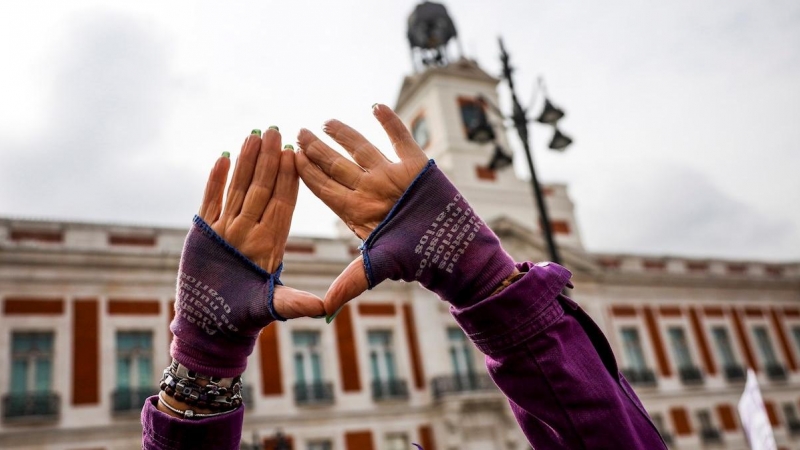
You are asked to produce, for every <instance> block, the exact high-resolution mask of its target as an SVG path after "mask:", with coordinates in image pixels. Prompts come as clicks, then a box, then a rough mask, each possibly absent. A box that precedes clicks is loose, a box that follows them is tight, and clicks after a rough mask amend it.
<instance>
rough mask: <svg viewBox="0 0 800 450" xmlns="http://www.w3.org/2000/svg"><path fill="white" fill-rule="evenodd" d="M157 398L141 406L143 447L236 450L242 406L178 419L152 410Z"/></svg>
mask: <svg viewBox="0 0 800 450" xmlns="http://www.w3.org/2000/svg"><path fill="white" fill-rule="evenodd" d="M157 403H158V397H157V396H153V397H150V398H148V399H147V401H146V402H145V403H144V408H142V448H143V449H144V450H183V449H192V450H205V449H208V450H212V449H213V450H238V449H239V441H241V439H242V424H243V421H244V407H241V406H240V407H239V409H237V410H236V411H234V412H232V413H230V414H225V415H222V416H217V417H209V418H205V419H199V420H181V419H178V418H176V417H172V416H170V415H169V414H166V413H164V412H162V411H159V410H158V409H156V404H157Z"/></svg>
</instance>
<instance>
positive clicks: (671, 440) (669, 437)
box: [660, 431, 675, 445]
mask: <svg viewBox="0 0 800 450" xmlns="http://www.w3.org/2000/svg"><path fill="white" fill-rule="evenodd" d="M660 433H661V439H663V440H664V443H665V444H667V445H672V444H673V443H675V438H674V437H673V436H672V433H668V432H666V431H663V432H660Z"/></svg>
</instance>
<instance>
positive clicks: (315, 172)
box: [297, 105, 428, 315]
mask: <svg viewBox="0 0 800 450" xmlns="http://www.w3.org/2000/svg"><path fill="white" fill-rule="evenodd" d="M373 113H374V114H375V117H376V118H377V119H378V121H379V122H380V123H381V125H382V126H383V128H384V130H385V131H386V134H387V136H388V137H389V140H390V142H391V143H392V147H393V148H394V151H395V153H397V156H399V157H400V161H399V162H396V163H392V162H391V161H389V159H387V158H386V156H384V154H383V153H381V151H380V150H378V149H377V148H376V147H375V146H374V145H372V144H371V143H370V142H369V141H367V140H366V139H365V138H364V137H363V136H362V135H361V134H359V133H358V132H357V131H355V130H354V129H352V128H350V127H349V126H347V125H345V124H343V123H341V122H339V121H337V120H331V121H328V122H327V123H326V124H325V126H324V128H323V130H324V131H325V133H327V134H328V135H329V136H330V137H332V138H333V140H334V141H336V142H337V143H338V144H339V145H341V146H342V147H344V149H345V150H347V152H348V153H349V154H350V155H351V156H352V157H353V160H354V161H355V162H353V161H350V160H348V159H347V158H345V157H344V156H342V155H341V154H339V153H338V152H336V151H335V150H333V149H332V148H330V147H329V146H328V145H326V144H325V143H323V142H322V141H321V140H319V138H317V137H316V136H314V134H313V133H311V132H310V131H308V130H301V131H300V134H299V135H298V143H299V144H300V149H301V150H302V151H301V152H299V153H298V154H297V170H298V172H299V173H300V177H301V178H302V179H303V182H304V183H305V184H306V185H307V186H308V188H309V189H310V190H311V191H312V192H313V193H314V194H315V195H316V196H317V197H319V198H320V199H321V200H322V201H323V202H324V203H325V204H326V205H328V207H329V208H331V210H333V212H335V213H336V214H337V215H338V216H339V217H340V218H341V219H342V220H343V221H344V223H345V224H347V226H348V227H349V228H350V229H351V230H353V232H354V233H355V234H356V236H358V237H359V238H361V239H366V238H367V236H369V234H370V233H372V231H373V230H374V229H375V228H376V227H377V226H378V225H379V224H380V223H381V222H382V221H383V220H384V219H385V218H386V216H387V215H388V214H389V211H391V209H392V207H393V206H394V205H395V204H396V203H397V201H398V200H399V199H400V197H401V196H402V195H403V193H404V192H405V191H406V189H407V188H408V186H409V185H410V184H411V183H412V182H413V181H414V179H415V178H416V177H417V175H418V174H419V173H420V171H422V169H423V168H424V167H425V165H426V164H427V162H428V157H427V156H426V155H425V153H424V152H423V151H422V150H421V149H420V148H419V146H418V145H417V143H416V142H415V141H414V139H413V138H412V137H411V133H409V131H408V129H407V128H406V127H405V125H404V124H403V122H402V121H401V120H400V118H399V117H397V115H396V114H394V112H393V111H392V110H391V109H389V108H388V107H386V106H384V105H376V106H375V107H373ZM367 288H368V283H367V279H366V274H365V272H364V267H363V260H362V257H361V256H359V257H358V258H356V259H355V260H354V261H353V262H351V263H350V265H349V266H348V267H347V268H346V269H345V270H344V272H342V274H341V275H339V277H337V278H336V280H335V281H334V282H333V284H332V285H331V287H330V289H329V290H328V293H327V295H326V296H325V310H326V312H327V313H328V314H329V315H330V314H333V313H334V312H335V311H338V309H339V308H340V307H341V306H342V305H344V304H345V303H347V302H348V301H350V300H351V299H353V298H355V297H357V296H358V295H360V294H361V293H362V292H364V291H365V290H367Z"/></svg>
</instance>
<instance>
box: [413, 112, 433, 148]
mask: <svg viewBox="0 0 800 450" xmlns="http://www.w3.org/2000/svg"><path fill="white" fill-rule="evenodd" d="M411 135H412V136H414V140H415V141H417V144H418V145H419V146H420V148H422V149H423V150H424V149H425V147H427V146H428V143H429V142H430V140H431V132H430V129H429V128H428V121H427V120H425V117H420V118H418V119H417V120H415V121H414V124H413V125H412V126H411Z"/></svg>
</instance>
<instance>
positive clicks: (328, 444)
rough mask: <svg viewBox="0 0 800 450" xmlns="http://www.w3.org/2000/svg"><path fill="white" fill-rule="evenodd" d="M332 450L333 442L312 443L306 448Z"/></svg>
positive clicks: (307, 449) (308, 449) (310, 449)
mask: <svg viewBox="0 0 800 450" xmlns="http://www.w3.org/2000/svg"><path fill="white" fill-rule="evenodd" d="M332 448H333V444H331V441H311V442H309V443H308V445H307V446H306V450H331V449H332Z"/></svg>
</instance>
